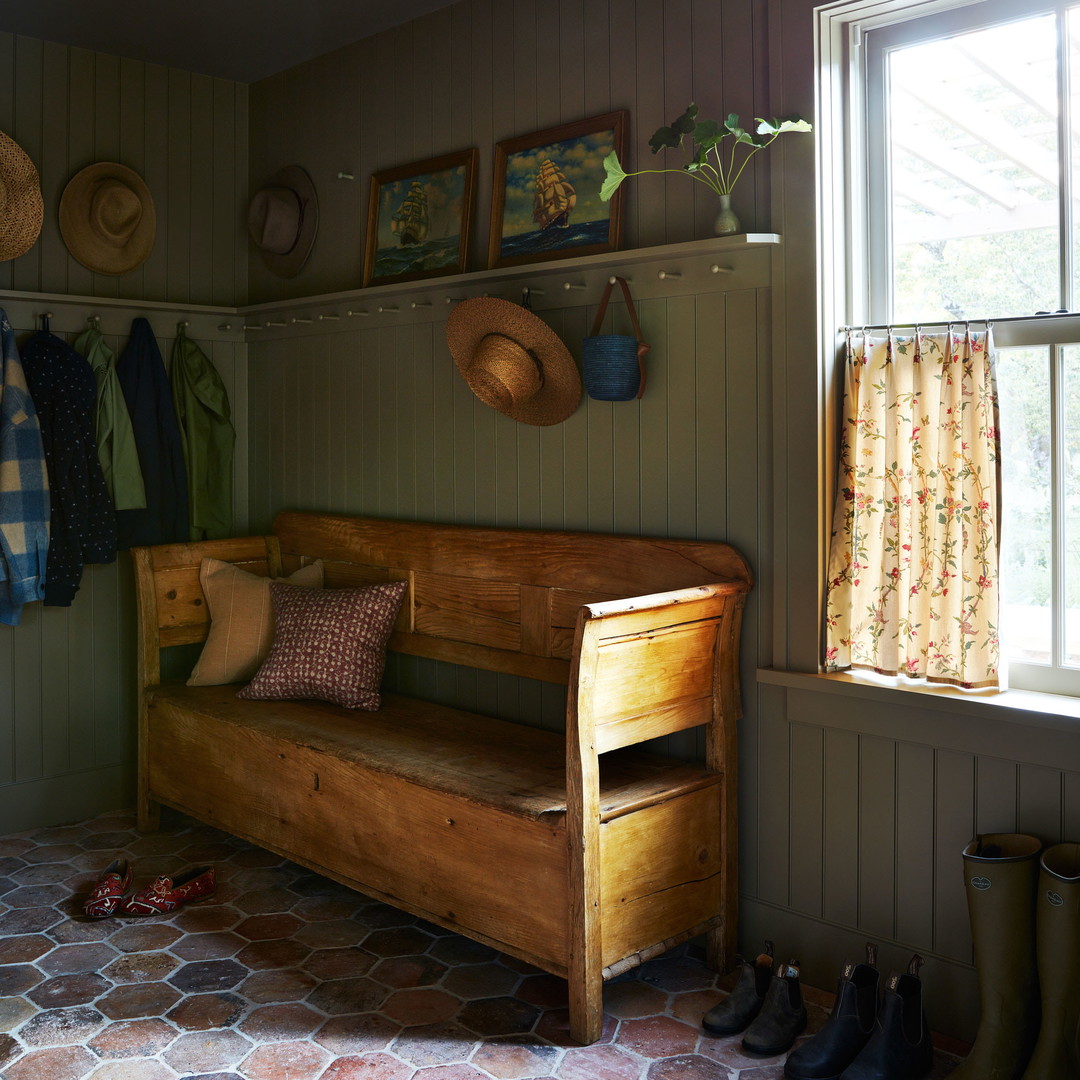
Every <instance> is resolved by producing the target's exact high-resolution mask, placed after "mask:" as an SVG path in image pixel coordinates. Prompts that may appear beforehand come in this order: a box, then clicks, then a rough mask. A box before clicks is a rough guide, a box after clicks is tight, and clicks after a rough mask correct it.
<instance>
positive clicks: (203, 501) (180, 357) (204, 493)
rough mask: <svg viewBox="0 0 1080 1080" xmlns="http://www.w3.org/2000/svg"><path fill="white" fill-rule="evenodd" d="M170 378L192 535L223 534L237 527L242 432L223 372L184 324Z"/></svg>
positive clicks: (179, 331) (207, 537)
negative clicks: (236, 459) (236, 468)
mask: <svg viewBox="0 0 1080 1080" xmlns="http://www.w3.org/2000/svg"><path fill="white" fill-rule="evenodd" d="M169 379H170V381H171V382H172V390H173V399H174V401H175V402H176V414H177V417H178V419H179V421H180V437H181V440H182V442H183V445H184V464H185V465H186V466H187V476H188V513H189V516H190V521H191V539H192V540H219V539H221V538H222V537H225V536H229V535H230V533H231V532H232V487H233V443H234V442H235V441H236V432H235V431H234V430H233V426H232V420H231V419H230V415H231V410H230V408H229V395H228V393H227V392H226V390H225V384H224V383H223V382H222V381H221V376H220V375H219V374H218V373H217V369H216V368H215V367H214V365H213V364H212V363H211V362H210V359H209V357H207V355H206V353H204V352H203V351H202V349H200V348H199V346H198V345H196V344H195V342H194V341H192V340H191V339H190V338H188V336H187V334H186V333H185V332H184V328H183V327H182V326H181V327H179V328H178V329H177V332H176V342H175V343H174V345H173V351H172V364H171V365H170V371H169Z"/></svg>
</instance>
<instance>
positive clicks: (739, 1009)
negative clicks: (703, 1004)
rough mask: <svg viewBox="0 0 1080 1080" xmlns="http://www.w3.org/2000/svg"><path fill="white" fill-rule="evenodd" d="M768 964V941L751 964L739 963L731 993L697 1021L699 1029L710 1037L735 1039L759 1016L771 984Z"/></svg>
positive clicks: (771, 957) (769, 952) (769, 955)
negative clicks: (734, 1037)
mask: <svg viewBox="0 0 1080 1080" xmlns="http://www.w3.org/2000/svg"><path fill="white" fill-rule="evenodd" d="M772 962H773V943H772V942H771V941H766V942H765V951H764V952H763V953H760V954H759V955H758V958H757V959H756V960H755V961H754V962H753V963H752V964H751V963H748V962H743V964H742V965H741V966H740V968H739V981H738V982H737V983H736V984H735V989H734V990H732V991H731V993H730V994H728V996H727V997H726V998H724V1000H723V1001H721V1002H720V1004H719V1005H714V1006H713V1007H712V1008H711V1009H710V1010H709V1011H708V1012H707V1013H706V1014H705V1015H704V1016H703V1017H702V1018H701V1026H702V1027H703V1028H704V1029H705V1030H706V1031H707V1032H708V1033H709V1034H710V1035H736V1034H738V1032H740V1031H744V1030H745V1029H746V1026H747V1024H749V1023H750V1021H751V1020H753V1019H754V1017H755V1016H757V1014H758V1013H759V1012H761V1006H762V1004H763V1003H764V1001H765V994H766V993H767V992H768V989H769V983H770V982H771V980H772Z"/></svg>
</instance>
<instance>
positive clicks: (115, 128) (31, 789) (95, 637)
mask: <svg viewBox="0 0 1080 1080" xmlns="http://www.w3.org/2000/svg"><path fill="white" fill-rule="evenodd" d="M0 72H2V73H3V74H2V76H0V130H3V131H5V132H7V133H9V134H10V135H11V136H12V137H13V138H14V139H15V140H16V141H17V142H18V143H19V144H20V145H21V146H22V147H23V148H24V149H25V150H26V151H27V153H28V154H29V155H30V157H31V159H32V160H33V161H34V162H35V164H36V165H37V166H38V171H39V173H40V176H41V186H42V194H43V196H44V201H45V218H44V223H43V226H42V231H41V237H40V239H39V241H38V243H36V244H35V245H34V246H33V247H32V248H31V249H30V251H28V252H27V253H26V254H25V255H23V256H21V257H19V258H18V259H14V260H11V261H8V262H3V263H0V307H2V308H4V309H5V310H6V311H7V312H8V314H9V317H10V319H11V322H12V325H13V326H14V328H15V330H16V335H17V339H18V340H21V339H22V338H23V336H24V335H25V334H26V333H28V332H29V331H31V330H32V329H34V328H35V327H36V321H35V320H36V316H37V315H39V314H40V313H42V312H43V311H45V310H47V309H49V308H50V307H52V308H54V318H53V320H52V328H53V330H54V331H55V332H58V333H61V334H64V335H65V336H66V337H67V338H68V340H71V339H72V337H73V336H74V334H76V333H78V332H79V331H80V330H81V329H82V328H83V327H84V326H85V317H86V316H88V315H90V314H94V313H97V314H99V315H100V316H101V325H102V330H103V332H104V333H105V335H106V340H107V342H108V343H109V345H110V346H111V347H112V348H113V349H114V350H118V349H119V348H121V347H122V346H123V343H124V340H125V338H126V331H127V327H128V326H130V320H131V318H132V316H133V315H143V316H145V317H147V318H148V319H149V320H150V323H151V325H152V326H153V327H154V330H155V333H156V335H157V336H158V339H159V345H160V347H161V349H162V353H163V355H164V356H165V358H166V361H167V359H168V355H169V349H170V348H171V345H172V340H171V339H172V337H173V334H174V333H175V330H174V327H175V325H176V322H177V321H179V319H181V318H185V317H187V316H186V315H185V314H184V306H185V305H199V306H200V307H205V306H211V307H213V306H219V307H224V308H226V309H228V308H231V307H233V306H234V305H235V304H236V303H237V302H238V301H239V300H241V299H243V297H244V295H245V294H246V288H247V284H246V278H247V240H246V234H245V232H244V228H243V216H242V210H243V208H244V207H245V206H246V200H247V197H248V184H247V144H248V137H247V130H248V88H247V87H246V86H244V85H241V84H237V83H232V82H228V81H226V80H223V79H211V78H208V77H205V76H199V75H193V74H191V73H189V72H186V71H175V70H171V69H169V68H164V67H160V66H156V65H153V64H146V63H142V62H139V61H133V60H127V59H120V58H118V57H115V56H108V55H105V54H102V53H95V52H90V51H88V50H85V49H76V48H70V47H68V46H66V45H60V44H56V43H54V42H46V41H40V40H37V39H34V38H27V37H22V36H16V35H12V34H5V33H0ZM99 160H105V161H118V162H121V163H123V164H125V165H128V166H130V167H131V168H133V169H135V170H136V171H138V172H139V173H140V174H141V175H142V176H143V178H144V179H145V180H146V182H147V184H148V185H149V187H150V190H151V193H152V195H153V198H154V205H155V209H156V214H157V238H156V241H155V244H154V249H153V251H152V253H151V255H150V257H149V258H148V259H147V260H146V262H144V263H143V264H142V266H140V267H138V268H137V269H136V270H134V271H132V272H131V273H128V274H124V275H121V276H119V277H113V276H108V275H103V274H95V273H92V272H91V271H89V270H87V269H85V268H84V267H83V266H81V265H80V264H79V263H78V262H76V261H75V260H74V259H73V258H72V257H71V256H70V255H69V254H68V252H67V249H66V248H65V247H64V244H63V241H62V239H61V237H60V230H59V225H58V223H57V207H58V205H59V201H60V194H61V192H62V191H63V189H64V186H65V184H66V183H67V181H68V180H69V179H70V178H71V176H73V175H74V174H75V173H76V172H78V171H79V170H80V169H81V168H83V167H84V166H86V165H89V164H91V163H92V162H94V161H99ZM26 294H50V295H61V296H75V297H95V298H96V297H101V298H108V299H116V298H124V299H128V300H135V301H146V302H150V303H151V304H157V303H160V304H161V307H160V308H158V307H156V306H148V307H143V308H138V309H120V308H116V307H112V306H109V305H99V306H95V305H94V304H93V303H92V302H91V303H87V304H56V305H54V304H52V303H51V302H48V301H45V300H42V299H36V300H35V299H29V298H26ZM191 318H192V320H193V321H192V326H191V328H190V329H189V331H188V332H189V334H190V335H191V336H192V337H194V338H196V340H199V341H200V344H202V345H203V347H204V348H205V349H206V351H207V353H208V355H210V356H211V359H212V360H213V361H214V363H215V364H216V365H217V367H218V369H219V370H220V371H221V373H222V377H223V378H224V380H225V382H226V385H227V386H228V388H229V391H230V395H231V398H232V402H233V408H234V413H235V415H236V418H237V420H238V421H239V423H238V426H239V427H240V429H241V433H242V431H243V426H242V418H243V416H244V411H245V404H244V403H245V402H246V397H247V374H246V346H245V345H244V343H243V340H242V337H241V335H240V334H239V332H233V333H228V334H223V333H221V332H219V331H218V329H217V327H218V325H219V324H220V323H221V320H220V319H218V318H213V317H208V316H207V315H206V313H205V312H204V313H202V314H200V315H199V316H198V317H195V316H191ZM237 467H238V480H239V481H240V482H239V485H238V496H239V501H240V512H241V518H242V515H243V501H244V498H245V495H244V493H245V491H246V479H247V474H246V438H245V437H244V436H243V434H241V441H240V443H239V451H238V454H237ZM133 594H134V589H133V584H132V578H131V569H130V564H129V562H128V559H127V556H126V555H122V556H121V557H120V559H119V560H118V562H117V563H115V564H112V565H107V566H92V567H87V568H86V571H85V573H84V576H83V584H82V588H81V589H80V592H79V593H78V595H77V596H76V598H75V602H74V603H73V604H72V606H71V607H70V608H44V607H42V606H41V605H40V604H32V605H28V606H27V607H26V608H25V611H24V615H23V619H22V624H21V625H20V626H17V627H8V626H0V833H7V832H11V831H13V830H16V829H26V828H32V827H34V826H41V825H46V824H55V823H57V822H63V821H71V820H78V819H81V818H85V817H89V816H92V815H93V814H96V813H100V812H102V811H104V810H107V809H110V808H115V807H117V806H124V805H128V804H130V803H131V801H132V797H133V783H134V760H135V624H134V595H133Z"/></svg>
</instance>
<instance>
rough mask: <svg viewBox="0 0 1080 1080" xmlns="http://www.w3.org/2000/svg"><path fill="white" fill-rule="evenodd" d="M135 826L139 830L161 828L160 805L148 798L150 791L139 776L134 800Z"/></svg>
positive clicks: (151, 830) (154, 830) (152, 830)
mask: <svg viewBox="0 0 1080 1080" xmlns="http://www.w3.org/2000/svg"><path fill="white" fill-rule="evenodd" d="M135 827H136V828H137V829H138V830H139V832H157V831H158V829H160V828H161V806H160V804H159V803H156V802H154V800H153V799H151V798H150V792H149V790H148V788H147V786H146V784H144V783H143V780H142V778H141V777H140V779H139V793H138V796H137V797H136V802H135Z"/></svg>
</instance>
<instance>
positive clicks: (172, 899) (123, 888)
mask: <svg viewBox="0 0 1080 1080" xmlns="http://www.w3.org/2000/svg"><path fill="white" fill-rule="evenodd" d="M215 877H216V875H215V873H214V868H213V867H212V866H197V867H195V869H194V870H188V871H186V872H185V873H183V874H181V875H180V876H179V877H176V878H171V877H168V876H167V875H165V874H162V875H161V876H160V877H156V878H154V880H153V881H151V882H150V884H149V885H146V886H144V887H143V888H141V889H139V891H138V892H136V893H133V894H132V895H131V896H128V895H127V891H128V889H130V888H131V878H132V869H131V866H130V864H129V863H128V861H127V859H115V860H114V861H113V862H111V863H109V865H108V866H107V867H105V872H104V873H103V874H102V875H101V877H100V878H99V879H98V881H97V884H96V885H95V886H94V887H93V889H92V890H91V891H90V895H89V896H88V897H87V898H86V902H85V903H84V904H83V913H84V914H85V915H86V916H87V917H88V918H91V919H107V918H108V917H109V916H110V915H164V914H165V913H166V912H168V911H175V910H176V909H177V908H178V907H180V906H181V905H183V904H191V903H195V902H196V901H199V900H205V899H206V898H207V897H208V896H211V895H213V892H214V886H215V884H216V882H215Z"/></svg>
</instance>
